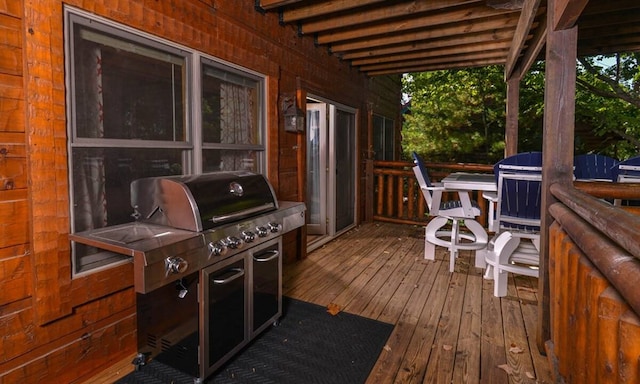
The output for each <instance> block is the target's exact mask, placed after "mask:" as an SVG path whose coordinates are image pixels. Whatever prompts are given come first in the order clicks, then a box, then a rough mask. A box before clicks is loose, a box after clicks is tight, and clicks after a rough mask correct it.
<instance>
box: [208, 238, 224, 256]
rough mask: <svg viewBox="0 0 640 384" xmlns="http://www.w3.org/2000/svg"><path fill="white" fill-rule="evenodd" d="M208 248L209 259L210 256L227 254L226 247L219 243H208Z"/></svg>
mask: <svg viewBox="0 0 640 384" xmlns="http://www.w3.org/2000/svg"><path fill="white" fill-rule="evenodd" d="M208 247H209V257H211V256H223V255H224V254H225V253H227V246H226V245H225V244H223V243H222V242H220V241H216V242H213V241H212V242H210V243H209V244H208Z"/></svg>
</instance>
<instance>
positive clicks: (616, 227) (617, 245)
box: [547, 183, 640, 383]
mask: <svg viewBox="0 0 640 384" xmlns="http://www.w3.org/2000/svg"><path fill="white" fill-rule="evenodd" d="M575 186H576V187H577V188H579V189H575V188H572V187H571V186H570V185H561V184H552V185H551V187H550V191H551V193H552V194H553V196H554V197H555V198H556V199H558V202H557V203H554V204H552V205H551V206H550V208H549V213H550V214H551V216H552V217H553V219H554V220H555V221H554V222H553V224H552V225H551V227H550V229H549V268H548V271H549V286H550V293H551V303H550V306H551V340H550V341H549V342H548V343H547V351H548V352H549V355H550V357H551V360H552V361H555V362H557V374H558V375H561V376H562V379H563V380H564V381H565V382H570V383H581V382H597V383H600V382H616V383H637V382H640V360H639V358H640V343H638V340H640V317H639V315H640V291H638V289H637V282H638V281H640V253H639V252H640V244H639V243H638V242H637V240H636V239H637V234H638V233H640V216H637V215H634V214H632V213H629V212H625V211H623V210H621V209H619V208H616V207H613V206H612V205H610V204H609V203H607V202H604V201H602V200H599V199H598V198H636V199H638V198H640V185H637V184H636V185H635V186H634V185H624V186H623V185H620V184H617V183H608V185H607V183H604V184H590V183H589V184H581V183H575ZM586 191H589V194H587V193H586Z"/></svg>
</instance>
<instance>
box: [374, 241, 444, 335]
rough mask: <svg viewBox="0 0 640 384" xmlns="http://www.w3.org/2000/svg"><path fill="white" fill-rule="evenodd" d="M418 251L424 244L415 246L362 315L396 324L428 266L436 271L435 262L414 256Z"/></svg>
mask: <svg viewBox="0 0 640 384" xmlns="http://www.w3.org/2000/svg"><path fill="white" fill-rule="evenodd" d="M417 249H422V244H421V243H418V244H414V245H413V246H412V248H411V250H409V251H408V253H407V256H408V257H405V258H403V262H402V264H401V265H400V266H399V268H397V269H396V270H395V271H394V273H393V274H392V275H391V276H390V277H389V278H388V279H386V281H385V283H384V285H383V286H382V287H381V288H380V289H379V290H378V292H377V294H376V295H375V296H374V297H373V299H371V301H369V303H368V304H367V306H366V307H365V308H364V310H362V312H361V315H362V316H365V317H370V318H372V319H377V320H380V321H386V322H390V323H392V324H395V323H396V322H397V320H398V317H399V316H400V313H401V311H402V309H403V308H404V306H405V305H406V301H407V300H408V298H409V297H410V296H411V292H413V290H414V289H416V287H417V285H418V282H419V281H420V279H421V276H422V275H423V273H424V271H425V269H427V266H428V265H429V264H431V267H430V269H432V270H434V271H435V270H436V267H435V266H434V263H433V262H427V261H424V260H423V259H422V258H417V257H415V256H412V255H413V254H414V253H415V252H416V250H417Z"/></svg>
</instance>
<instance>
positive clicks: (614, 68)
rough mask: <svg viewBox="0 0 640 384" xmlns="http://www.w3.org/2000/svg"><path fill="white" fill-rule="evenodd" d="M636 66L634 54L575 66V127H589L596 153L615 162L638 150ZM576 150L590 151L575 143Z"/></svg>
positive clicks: (639, 81)
mask: <svg viewBox="0 0 640 384" xmlns="http://www.w3.org/2000/svg"><path fill="white" fill-rule="evenodd" d="M639 64H640V53H634V54H618V55H614V56H596V57H590V58H582V59H580V60H579V63H578V67H577V70H578V72H577V80H576V84H577V90H576V126H579V125H580V124H584V125H586V126H587V127H589V128H590V129H591V130H592V131H593V132H594V134H595V135H596V136H597V137H599V138H601V147H600V148H598V151H599V152H602V153H605V154H607V155H609V156H612V157H614V158H618V159H626V158H629V157H631V156H635V155H637V154H638V152H639V151H640V67H639ZM581 145H582V146H583V147H582V148H581V147H580V146H581ZM576 150H577V151H579V150H582V151H583V152H588V151H591V150H592V148H588V147H587V146H586V145H584V143H581V142H579V141H578V140H576Z"/></svg>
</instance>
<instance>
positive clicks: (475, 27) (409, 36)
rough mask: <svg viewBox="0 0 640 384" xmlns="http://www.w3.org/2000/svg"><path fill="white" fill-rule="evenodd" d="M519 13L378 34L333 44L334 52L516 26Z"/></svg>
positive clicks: (332, 49)
mask: <svg viewBox="0 0 640 384" xmlns="http://www.w3.org/2000/svg"><path fill="white" fill-rule="evenodd" d="M517 16H518V15H509V16H505V17H503V18H501V19H485V20H476V21H473V22H472V21H459V22H458V23H455V24H451V25H448V26H443V27H440V28H428V29H420V30H416V31H409V32H406V33H404V34H393V35H389V36H376V37H371V38H365V39H361V40H357V41H350V42H343V43H334V44H331V51H332V52H344V51H350V50H354V49H371V48H374V47H383V46H385V45H393V44H406V43H409V42H412V41H420V40H429V39H438V38H443V37H449V36H455V35H459V36H462V35H467V34H472V33H477V32H486V31H491V30H498V29H503V28H509V27H514V26H515V25H516V24H517V23H518V17H517Z"/></svg>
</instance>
